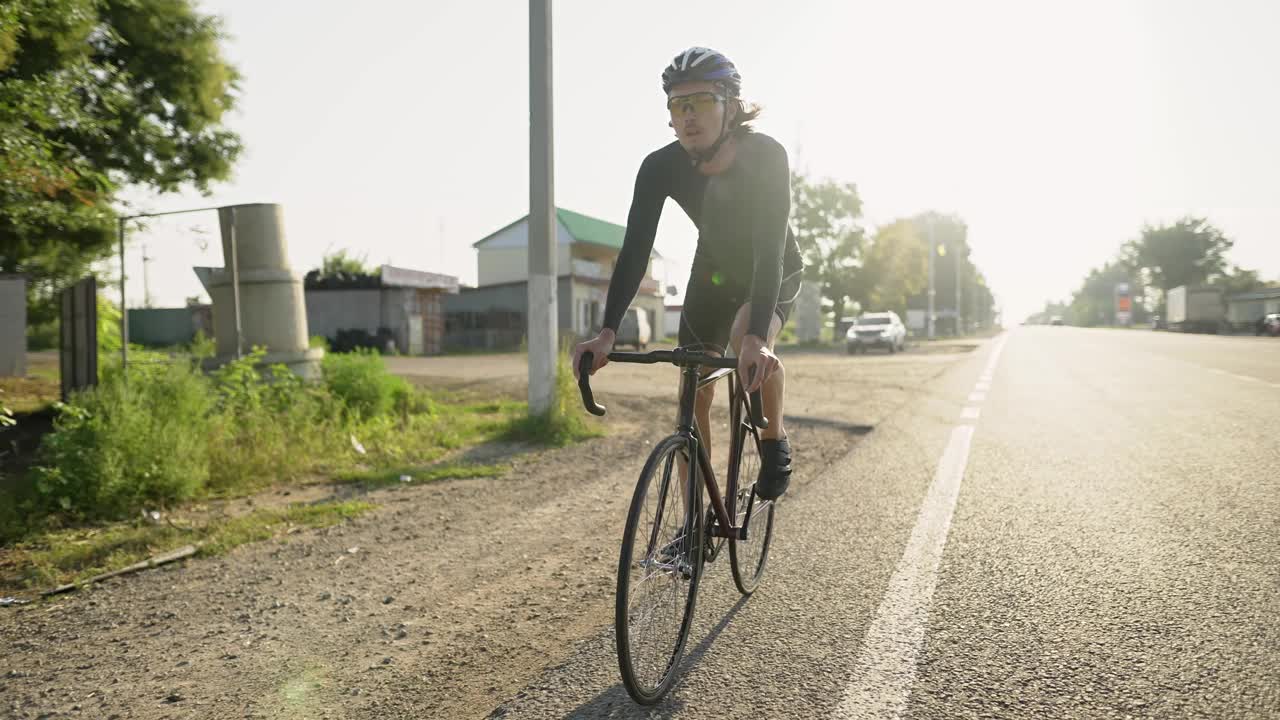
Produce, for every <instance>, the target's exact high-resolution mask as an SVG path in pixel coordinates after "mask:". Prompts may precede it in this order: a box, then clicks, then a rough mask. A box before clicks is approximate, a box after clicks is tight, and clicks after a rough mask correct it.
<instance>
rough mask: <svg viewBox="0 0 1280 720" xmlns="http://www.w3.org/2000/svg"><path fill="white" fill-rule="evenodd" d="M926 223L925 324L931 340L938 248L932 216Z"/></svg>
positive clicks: (933, 323)
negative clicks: (927, 233)
mask: <svg viewBox="0 0 1280 720" xmlns="http://www.w3.org/2000/svg"><path fill="white" fill-rule="evenodd" d="M927 222H928V223H929V313H928V315H927V316H926V317H925V322H926V323H927V324H928V328H929V330H928V338H929V339H930V340H932V339H933V333H934V325H935V321H934V317H933V313H934V310H933V293H934V289H933V275H934V272H933V263H934V256H935V255H937V254H938V246H937V243H936V242H935V240H934V237H933V216H932V215H930V216H929V219H928V221H927Z"/></svg>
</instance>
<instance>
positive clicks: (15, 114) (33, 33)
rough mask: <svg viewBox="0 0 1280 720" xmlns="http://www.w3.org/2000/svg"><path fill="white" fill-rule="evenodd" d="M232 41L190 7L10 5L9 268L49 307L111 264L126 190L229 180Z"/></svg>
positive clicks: (5, 234)
mask: <svg viewBox="0 0 1280 720" xmlns="http://www.w3.org/2000/svg"><path fill="white" fill-rule="evenodd" d="M222 39H223V35H222V31H221V26H220V23H219V21H218V20H217V19H216V18H213V17H209V16H206V15H202V14H200V13H199V12H197V10H196V8H195V4H194V2H193V1H192V0H8V1H7V2H4V3H3V4H0V147H3V152H0V271H18V272H25V273H28V274H29V275H31V277H32V281H33V282H32V287H33V293H34V294H35V295H36V296H37V297H39V296H41V295H45V296H47V295H48V294H49V293H50V291H51V290H52V289H53V287H55V286H57V285H60V284H61V283H63V282H65V281H67V280H70V279H72V278H74V277H75V276H76V275H78V274H80V273H82V272H83V271H84V270H85V268H87V267H88V265H89V264H91V263H92V262H94V261H96V260H98V259H100V258H102V257H103V256H105V255H107V254H109V253H110V250H111V247H112V241H113V239H114V233H113V229H114V219H115V213H114V212H113V209H112V208H113V203H114V201H115V199H116V196H115V194H116V192H117V190H118V189H120V188H122V187H125V186H128V185H143V186H148V187H150V188H152V189H154V190H157V191H160V192H171V191H175V190H178V189H179V188H181V187H183V186H185V185H188V184H189V185H191V186H193V187H195V188H196V189H198V190H200V191H202V192H207V191H208V188H209V185H210V183H212V182H215V181H218V180H222V179H225V178H226V177H228V175H229V174H230V171H231V167H232V164H233V162H234V161H235V159H236V157H237V156H238V154H239V153H240V148H241V146H240V141H239V139H238V138H237V137H236V135H235V134H234V133H233V132H231V131H230V130H227V129H226V128H225V127H224V126H223V125H222V119H223V117H224V115H225V114H226V113H227V112H228V111H229V110H231V109H232V108H233V106H234V104H235V99H236V88H237V80H238V78H239V75H238V73H237V72H236V70H235V69H234V68H233V67H231V66H230V65H229V64H228V63H227V62H226V61H225V60H224V59H223V58H222V55H221V51H220V49H219V43H220V41H221V40H222ZM46 309H47V308H46ZM32 310H33V312H32V321H33V322H39V321H40V320H41V319H42V318H41V312H42V310H41V305H40V303H38V302H37V303H35V304H34V305H33V308H32Z"/></svg>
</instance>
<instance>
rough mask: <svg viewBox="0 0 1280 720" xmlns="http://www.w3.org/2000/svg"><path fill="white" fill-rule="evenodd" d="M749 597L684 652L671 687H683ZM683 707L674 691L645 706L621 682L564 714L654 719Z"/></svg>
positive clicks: (568, 716) (569, 715)
mask: <svg viewBox="0 0 1280 720" xmlns="http://www.w3.org/2000/svg"><path fill="white" fill-rule="evenodd" d="M749 599H750V598H747V597H741V598H738V602H736V603H734V604H733V607H731V608H729V612H727V613H725V614H724V617H722V618H720V622H718V623H716V625H715V627H713V628H711V631H710V632H708V633H707V635H706V637H704V638H702V640H701V641H700V642H699V643H698V644H697V645H696V646H694V648H693V649H692V650H690V651H688V652H686V653H685V656H684V659H683V660H681V661H680V677H679V678H677V679H676V684H675V687H673V688H672V689H671V692H672V693H675V692H677V691H678V690H679V689H680V685H681V683H682V682H683V680H684V677H685V676H686V675H687V673H688V672H689V670H690V668H692V667H694V666H696V665H697V664H698V663H700V662H702V658H703V656H705V655H706V654H707V651H708V650H710V649H711V645H712V643H714V642H715V641H716V638H718V637H720V633H722V632H724V629H725V628H726V627H728V626H729V622H730V621H732V620H733V617H734V616H735V615H737V614H738V611H739V610H741V609H742V607H743V606H744V605H746V604H747V600H749ZM682 707H684V701H683V700H681V699H680V698H677V697H673V696H672V695H671V694H668V695H667V697H666V698H665V699H663V701H662V702H660V703H658V704H657V705H654V706H649V707H645V706H643V705H637V704H636V703H635V701H633V700H632V699H631V696H630V695H627V691H626V689H625V688H623V687H622V683H618V684H616V685H614V686H613V687H611V688H609V689H608V690H605V691H604V692H602V693H600V694H599V695H597V696H595V697H594V698H592V699H591V700H589V701H587V702H586V703H583V704H582V705H579V706H578V707H576V708H574V709H573V710H571V711H570V712H569V713H567V714H566V715H565V716H564V717H566V718H593V717H600V718H604V717H607V718H636V719H637V720H640V719H643V720H652V719H653V718H663V717H670V716H671V715H672V714H674V713H675V712H677V711H678V710H680V709H681V708H682Z"/></svg>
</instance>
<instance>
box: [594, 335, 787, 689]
mask: <svg viewBox="0 0 1280 720" xmlns="http://www.w3.org/2000/svg"><path fill="white" fill-rule="evenodd" d="M592 359H593V358H592V354H591V353H584V354H583V355H582V357H581V358H580V360H579V379H578V389H579V391H580V392H581V394H582V402H583V405H585V406H586V408H587V410H588V411H589V412H591V413H592V414H595V415H604V414H605V408H604V407H603V406H601V405H598V404H596V402H595V398H594V396H593V395H592V392H591V382H590V369H591V365H592ZM609 361H610V362H617V363H644V364H654V363H671V364H672V365H675V366H677V367H679V368H680V400H679V403H680V411H679V415H678V417H677V420H676V429H675V432H674V433H672V434H671V435H668V436H667V437H666V438H664V439H663V440H661V441H660V442H658V443H657V444H656V445H655V446H654V449H653V452H652V453H651V454H650V455H649V459H648V460H647V461H646V462H645V464H644V469H643V470H641V471H640V479H639V480H638V481H637V482H636V488H635V492H634V494H633V495H632V498H631V508H630V511H629V512H628V513H627V522H626V526H625V529H624V530H623V534H622V549H621V552H620V553H619V555H618V588H617V601H616V607H615V611H614V625H615V630H616V638H617V650H618V669H619V671H620V672H621V673H622V683H623V685H624V686H626V688H627V692H628V693H629V694H630V695H631V697H632V698H633V699H634V700H635V701H636V702H638V703H640V704H642V705H652V704H654V703H656V702H658V701H659V700H661V699H662V697H663V695H665V694H666V693H667V691H668V690H670V689H671V686H672V684H673V683H674V682H675V679H676V677H677V675H678V669H679V665H680V659H681V657H682V656H683V654H684V646H685V641H686V640H688V637H689V630H690V627H691V625H692V624H693V614H694V606H695V604H696V601H697V597H698V585H699V583H700V581H701V580H702V576H703V570H704V568H705V565H706V563H709V562H713V561H714V560H715V559H716V558H717V557H718V556H719V555H720V550H721V549H722V548H723V546H724V544H725V542H726V541H728V544H729V567H730V569H731V570H732V572H733V582H734V584H735V585H737V587H738V590H739V591H740V592H741V593H742V594H743V595H750V594H751V593H752V592H754V591H755V589H756V588H757V587H758V586H759V584H760V581H761V579H762V578H763V577H764V570H765V564H766V563H767V562H768V559H769V543H770V541H771V540H772V539H773V521H774V511H775V503H774V502H773V501H771V500H763V499H761V498H759V497H758V496H756V494H755V485H756V478H757V474H758V473H759V470H760V435H759V430H761V429H764V428H766V427H768V421H767V420H766V419H765V418H764V417H763V415H762V414H761V413H762V410H761V401H760V393H759V392H753V393H750V397H749V398H748V393H747V392H746V389H745V385H744V384H743V383H742V382H741V379H740V378H739V377H738V375H737V373H735V372H734V369H735V368H736V367H737V365H738V361H737V359H736V358H724V357H719V356H716V355H711V354H708V353H704V352H699V351H694V350H686V349H684V348H676V349H674V350H656V351H653V352H648V353H622V352H611V353H609ZM703 368H709V369H711V370H712V371H711V372H710V373H708V374H706V375H702V374H701V372H700V371H701V370H702V369H703ZM725 378H727V379H728V384H729V418H730V420H729V429H730V431H729V463H728V468H727V473H726V475H727V477H726V480H727V484H726V486H725V493H724V495H721V494H720V485H719V483H718V482H717V481H716V474H715V470H714V469H713V468H712V465H711V458H710V456H709V455H708V453H707V449H706V445H705V444H704V443H703V442H702V440H701V438H700V437H699V435H698V429H697V426H696V424H695V423H694V418H693V407H694V398H695V396H696V394H697V391H698V389H699V388H702V387H705V386H707V385H710V384H711V383H715V382H719V381H720V380H721V379H725ZM691 459H694V460H695V461H694V462H690V460H691ZM703 489H705V490H706V496H707V499H708V500H709V504H710V506H709V507H708V508H707V509H706V510H705V512H704V510H703V502H704V499H703ZM726 500H728V501H730V502H729V503H726Z"/></svg>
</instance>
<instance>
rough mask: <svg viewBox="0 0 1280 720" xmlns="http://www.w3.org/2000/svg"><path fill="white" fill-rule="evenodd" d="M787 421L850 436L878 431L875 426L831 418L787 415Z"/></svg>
mask: <svg viewBox="0 0 1280 720" xmlns="http://www.w3.org/2000/svg"><path fill="white" fill-rule="evenodd" d="M786 420H787V422H789V423H793V424H800V425H816V426H818V427H829V428H831V429H833V430H839V431H841V432H846V433H849V434H850V435H866V434H868V433H870V432H871V431H872V430H875V429H876V428H875V426H874V425H858V424H856V423H847V422H841V421H840V420H832V419H831V418H824V417H812V416H808V415H787V416H786Z"/></svg>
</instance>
